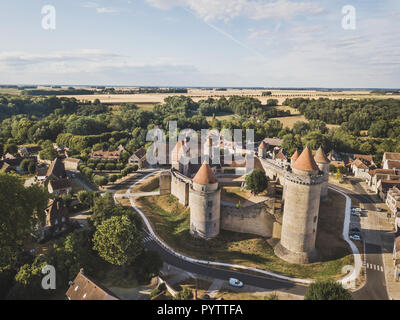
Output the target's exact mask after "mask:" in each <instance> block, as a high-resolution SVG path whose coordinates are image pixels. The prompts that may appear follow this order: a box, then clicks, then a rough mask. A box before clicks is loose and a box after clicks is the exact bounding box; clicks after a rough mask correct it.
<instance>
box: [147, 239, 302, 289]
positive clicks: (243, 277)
mask: <svg viewBox="0 0 400 320" xmlns="http://www.w3.org/2000/svg"><path fill="white" fill-rule="evenodd" d="M145 247H146V248H147V249H148V250H151V251H156V252H158V253H159V254H160V256H161V259H162V260H163V261H164V262H166V263H168V264H170V265H173V266H175V267H177V268H180V269H183V270H187V271H189V272H192V273H197V274H200V275H204V276H207V277H212V278H214V279H220V280H224V281H227V280H228V279H229V278H231V277H233V278H236V279H239V280H240V281H243V282H244V284H246V285H251V286H255V287H259V288H263V289H267V290H277V291H278V290H279V291H282V292H287V293H292V294H297V295H304V294H305V292H306V289H307V287H306V286H304V285H301V284H295V283H292V282H289V281H284V280H277V279H272V278H268V277H263V276H256V275H251V274H248V273H243V272H237V271H230V270H226V269H218V268H214V267H208V266H206V265H201V264H197V263H191V262H187V261H184V260H182V259H180V258H178V257H176V256H175V255H173V254H171V253H170V252H168V251H166V250H165V249H164V248H163V247H161V246H160V245H159V244H158V243H157V242H156V241H154V240H153V239H152V238H151V237H150V236H149V235H148V234H146V235H145Z"/></svg>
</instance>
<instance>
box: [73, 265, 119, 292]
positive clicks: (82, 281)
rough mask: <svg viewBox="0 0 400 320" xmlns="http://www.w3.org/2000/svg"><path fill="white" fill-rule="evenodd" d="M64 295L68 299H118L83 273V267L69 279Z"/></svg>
mask: <svg viewBox="0 0 400 320" xmlns="http://www.w3.org/2000/svg"><path fill="white" fill-rule="evenodd" d="M66 296H67V298H68V300H119V298H117V297H116V296H115V294H114V293H112V292H111V291H110V290H108V289H106V288H104V287H103V286H101V285H100V284H99V283H98V282H96V281H94V280H93V279H91V278H89V277H88V276H87V275H85V274H84V270H83V269H81V270H80V271H79V273H78V275H77V276H76V277H75V279H74V281H70V283H69V288H68V290H67V293H66Z"/></svg>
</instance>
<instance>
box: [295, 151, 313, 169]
mask: <svg viewBox="0 0 400 320" xmlns="http://www.w3.org/2000/svg"><path fill="white" fill-rule="evenodd" d="M292 168H293V169H297V170H302V171H317V170H319V168H318V165H317V163H316V162H315V160H314V157H313V155H312V152H311V150H310V149H309V148H308V147H306V148H305V149H304V150H303V152H302V153H301V155H300V156H299V158H298V159H297V160H296V162H295V163H294V164H293V166H292Z"/></svg>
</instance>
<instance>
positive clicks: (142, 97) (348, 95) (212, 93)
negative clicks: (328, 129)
mask: <svg viewBox="0 0 400 320" xmlns="http://www.w3.org/2000/svg"><path fill="white" fill-rule="evenodd" d="M264 91H271V92H272V95H270V96H262V92H264ZM175 95H177V96H180V95H184V96H189V97H191V98H192V99H193V100H194V101H196V102H198V101H200V100H203V99H208V98H219V97H222V96H225V97H227V98H228V97H230V96H247V97H254V98H258V99H259V100H260V101H261V102H262V103H264V104H265V103H266V102H267V100H268V99H277V100H278V101H279V104H282V103H283V102H284V101H285V99H286V98H300V97H302V98H314V99H318V98H330V99H363V98H377V99H388V98H395V99H400V95H397V96H392V95H386V96H385V95H372V94H370V92H369V91H342V92H340V91H315V90H267V89H263V90H261V89H257V90H251V89H243V90H240V89H229V90H226V91H216V90H202V89H189V90H188V93H186V94H180V93H141V94H114V95H112V94H94V95H75V96H74V95H72V96H70V95H68V96H63V97H74V98H76V99H78V100H88V101H94V100H95V99H99V100H100V101H101V102H102V103H123V102H132V103H136V104H140V105H148V104H153V105H154V104H157V103H161V102H163V101H164V99H165V98H167V97H169V96H175Z"/></svg>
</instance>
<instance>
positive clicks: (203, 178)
mask: <svg viewBox="0 0 400 320" xmlns="http://www.w3.org/2000/svg"><path fill="white" fill-rule="evenodd" d="M193 182H196V183H198V184H212V183H217V182H218V180H217V178H216V177H215V175H214V172H213V171H212V169H211V167H210V165H209V164H208V163H207V161H204V162H203V164H202V165H201V167H200V169H199V171H197V173H196V175H195V177H194V178H193Z"/></svg>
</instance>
